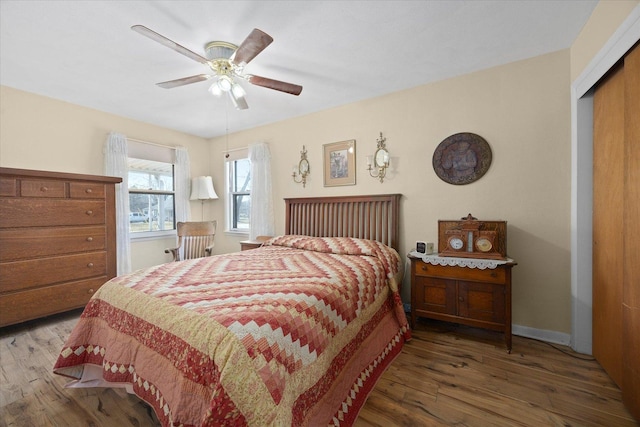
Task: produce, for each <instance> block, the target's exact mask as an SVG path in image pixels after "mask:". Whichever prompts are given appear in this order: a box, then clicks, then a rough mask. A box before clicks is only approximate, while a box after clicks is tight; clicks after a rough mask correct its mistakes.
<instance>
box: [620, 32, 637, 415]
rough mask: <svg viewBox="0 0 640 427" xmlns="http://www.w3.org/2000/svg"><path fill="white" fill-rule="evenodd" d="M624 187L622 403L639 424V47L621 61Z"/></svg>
mask: <svg viewBox="0 0 640 427" xmlns="http://www.w3.org/2000/svg"><path fill="white" fill-rule="evenodd" d="M624 75H625V117H626V120H625V141H626V143H625V186H624V189H625V191H624V233H625V239H624V243H625V244H624V276H623V277H624V280H623V284H624V285H623V293H622V339H623V353H622V399H623V400H624V402H625V405H626V406H627V408H629V410H630V411H631V413H632V414H633V415H634V416H635V417H636V419H637V420H640V45H638V44H636V46H635V48H633V49H632V51H631V52H630V53H629V54H627V56H626V57H625V59H624Z"/></svg>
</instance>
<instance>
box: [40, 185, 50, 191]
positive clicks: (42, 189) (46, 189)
mask: <svg viewBox="0 0 640 427" xmlns="http://www.w3.org/2000/svg"><path fill="white" fill-rule="evenodd" d="M40 191H42V192H43V193H44V192H45V191H49V188H47V187H46V186H44V185H43V186H42V187H40Z"/></svg>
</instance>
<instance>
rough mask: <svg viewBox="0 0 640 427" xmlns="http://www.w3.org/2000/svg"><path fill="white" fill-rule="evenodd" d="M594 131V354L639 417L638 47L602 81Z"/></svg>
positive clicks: (597, 90)
mask: <svg viewBox="0 0 640 427" xmlns="http://www.w3.org/2000/svg"><path fill="white" fill-rule="evenodd" d="M593 121H594V133H593V138H594V141H593V193H594V194H593V355H594V356H595V358H596V359H597V360H598V362H600V364H601V365H602V367H603V368H604V369H605V370H606V371H607V373H608V374H609V376H610V377H611V378H612V379H613V380H614V381H615V382H616V384H618V386H620V388H621V389H622V397H623V400H624V402H625V404H626V406H627V407H628V408H629V410H630V411H631V413H633V414H634V416H635V417H636V418H637V419H639V420H640V364H639V363H638V361H639V360H640V48H639V47H638V44H636V46H634V48H633V49H631V50H630V51H629V53H627V55H626V56H625V57H624V59H623V60H622V61H621V63H620V64H619V65H617V66H616V67H614V69H612V70H611V72H610V73H609V74H608V75H607V76H606V77H605V78H604V79H603V81H602V82H601V83H599V84H598V87H597V88H596V91H595V94H594V111H593Z"/></svg>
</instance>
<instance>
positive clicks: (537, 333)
mask: <svg viewBox="0 0 640 427" xmlns="http://www.w3.org/2000/svg"><path fill="white" fill-rule="evenodd" d="M511 333H512V334H513V335H518V336H519V337H525V338H533V339H536V340H540V341H546V342H550V343H554V344H561V345H567V346H568V345H570V344H571V335H570V334H565V333H564V332H557V331H547V330H545V329H536V328H530V327H528V326H521V325H511Z"/></svg>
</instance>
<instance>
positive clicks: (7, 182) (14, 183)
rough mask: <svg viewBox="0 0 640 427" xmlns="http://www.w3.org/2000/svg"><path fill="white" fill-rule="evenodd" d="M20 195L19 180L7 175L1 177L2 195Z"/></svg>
mask: <svg viewBox="0 0 640 427" xmlns="http://www.w3.org/2000/svg"><path fill="white" fill-rule="evenodd" d="M17 195H18V180H17V179H15V178H9V177H6V176H1V177H0V196H8V197H16V196H17Z"/></svg>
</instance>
